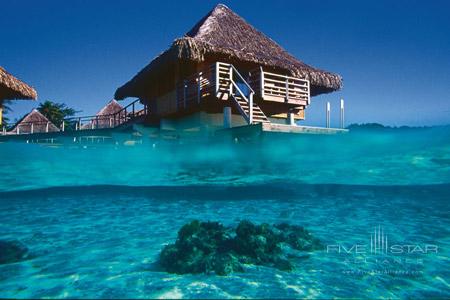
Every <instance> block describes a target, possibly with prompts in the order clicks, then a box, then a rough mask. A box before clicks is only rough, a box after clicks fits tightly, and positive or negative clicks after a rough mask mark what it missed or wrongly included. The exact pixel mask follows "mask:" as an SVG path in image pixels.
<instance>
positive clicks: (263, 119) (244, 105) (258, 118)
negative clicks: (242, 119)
mask: <svg viewBox="0 0 450 300" xmlns="http://www.w3.org/2000/svg"><path fill="white" fill-rule="evenodd" d="M231 97H232V98H233V100H234V103H235V105H236V108H237V109H238V110H239V112H240V113H241V114H242V115H247V116H249V115H250V106H249V103H248V102H247V101H246V100H245V99H244V98H243V97H241V96H239V95H236V94H233V95H231ZM258 123H270V121H269V119H268V118H267V116H266V115H265V114H264V112H263V111H262V110H261V108H260V107H259V106H258V105H257V104H256V103H254V102H253V118H252V121H251V124H258Z"/></svg>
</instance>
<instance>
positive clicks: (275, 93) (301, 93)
mask: <svg viewBox="0 0 450 300" xmlns="http://www.w3.org/2000/svg"><path fill="white" fill-rule="evenodd" d="M249 84H250V85H251V86H252V87H253V89H254V90H255V91H256V92H257V93H258V95H259V96H261V97H262V98H263V99H264V100H268V101H277V102H287V103H294V104H299V105H309V104H310V101H311V100H310V84H309V80H306V79H301V78H296V77H290V76H286V75H281V74H275V73H271V72H266V71H264V70H263V69H262V67H260V68H259V69H255V70H253V71H251V72H250V74H249Z"/></svg>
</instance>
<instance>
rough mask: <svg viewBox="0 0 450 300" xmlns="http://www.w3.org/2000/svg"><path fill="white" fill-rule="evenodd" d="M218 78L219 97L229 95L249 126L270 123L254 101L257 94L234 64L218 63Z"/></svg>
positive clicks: (229, 98)
mask: <svg viewBox="0 0 450 300" xmlns="http://www.w3.org/2000/svg"><path fill="white" fill-rule="evenodd" d="M217 78H218V81H217V90H216V92H217V96H218V97H220V96H219V95H224V94H227V95H228V100H230V101H232V102H234V105H235V106H236V108H237V109H238V111H239V112H240V114H241V115H242V117H244V119H245V120H246V121H247V123H248V124H259V123H270V121H269V119H268V118H267V116H266V115H265V114H264V112H263V111H262V110H261V108H260V107H259V106H258V104H256V103H255V102H254V101H253V96H254V94H255V92H254V91H253V89H252V88H251V86H250V85H249V84H248V82H247V81H246V80H245V79H244V77H243V76H242V75H241V74H240V73H239V71H238V70H237V69H236V68H235V67H234V66H233V65H232V64H225V63H217ZM238 82H239V83H240V84H241V87H240V86H239V84H238ZM242 89H243V90H244V91H246V92H245V93H244V92H243V91H242Z"/></svg>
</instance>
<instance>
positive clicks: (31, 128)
mask: <svg viewBox="0 0 450 300" xmlns="http://www.w3.org/2000/svg"><path fill="white" fill-rule="evenodd" d="M58 131H59V128H58V127H56V125H55V124H53V123H52V122H51V121H50V120H49V119H47V117H45V116H44V115H43V114H41V113H40V112H39V111H38V110H37V109H33V110H32V111H31V112H30V113H28V114H27V115H25V116H24V117H23V118H22V119H20V120H19V121H18V122H17V123H16V124H15V125H14V127H13V128H12V129H11V130H10V131H9V132H8V134H32V133H49V132H58Z"/></svg>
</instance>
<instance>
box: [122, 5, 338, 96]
mask: <svg viewBox="0 0 450 300" xmlns="http://www.w3.org/2000/svg"><path fill="white" fill-rule="evenodd" d="M215 61H225V62H229V63H233V64H236V65H239V66H240V67H245V66H248V69H249V70H250V69H252V68H255V67H258V66H263V67H264V68H265V69H268V70H271V71H274V72H277V73H279V74H285V75H292V76H295V77H300V78H306V79H308V80H309V81H310V83H311V95H312V96H314V95H319V94H322V93H328V92H332V91H335V90H338V89H340V88H341V87H342V78H341V76H339V75H337V74H333V73H330V72H327V71H323V70H320V69H317V68H314V67H312V66H310V65H307V64H305V63H303V62H302V61H300V60H298V59H297V58H295V57H294V56H292V55H291V54H289V53H288V52H287V51H286V50H284V49H283V48H282V47H281V46H280V45H278V44H277V43H276V42H274V41H273V40H272V39H270V38H269V37H267V36H266V35H264V34H263V33H262V32H260V31H258V30H257V29H255V28H254V27H253V26H251V25H250V24H248V23H247V22H246V21H245V20H244V19H243V18H241V17H240V16H238V15H237V14H236V13H234V12H233V11H232V10H230V9H229V8H228V7H226V6H225V5H223V4H219V5H217V6H216V7H215V8H214V9H213V10H212V11H211V12H209V13H208V14H207V15H206V16H205V17H204V18H203V19H201V20H200V21H199V22H198V23H197V24H196V25H195V26H194V27H193V28H192V29H191V30H189V31H188V32H187V33H186V34H185V35H184V36H183V37H182V38H179V39H176V40H175V41H174V42H173V43H172V45H171V46H170V48H169V49H167V50H166V51H164V52H163V53H162V54H160V55H159V56H157V57H156V58H155V59H153V60H152V61H151V62H150V64H149V65H148V66H146V67H145V68H144V69H142V70H141V71H140V72H139V73H138V74H137V75H136V76H134V78H133V79H131V80H130V81H129V82H127V83H126V84H125V85H123V86H122V87H120V88H119V89H117V91H116V93H115V98H116V99H119V100H120V99H124V98H126V97H139V98H145V97H147V98H150V97H153V96H156V95H161V94H163V93H164V92H167V91H169V90H170V89H172V88H173V85H174V84H175V83H173V82H170V81H169V82H168V83H166V84H165V85H164V84H161V83H160V82H162V81H166V82H167V81H168V80H170V78H174V77H183V76H188V75H190V73H194V71H195V66H196V65H198V64H202V63H211V62H215ZM172 80H173V79H172Z"/></svg>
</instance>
